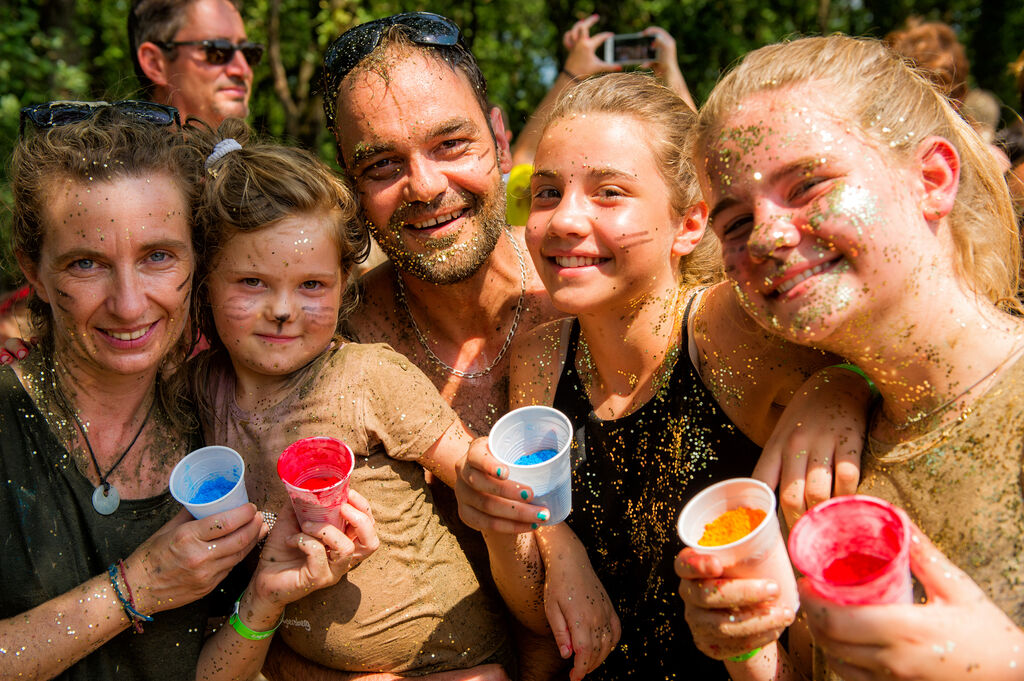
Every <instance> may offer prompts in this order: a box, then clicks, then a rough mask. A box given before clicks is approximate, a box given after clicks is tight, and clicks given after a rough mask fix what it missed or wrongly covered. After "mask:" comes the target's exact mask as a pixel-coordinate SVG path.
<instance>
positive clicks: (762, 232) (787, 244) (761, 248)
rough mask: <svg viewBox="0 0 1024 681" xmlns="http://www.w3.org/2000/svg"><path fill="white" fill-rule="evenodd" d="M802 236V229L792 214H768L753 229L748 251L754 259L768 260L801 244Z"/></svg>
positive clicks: (748, 241) (748, 242)
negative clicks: (794, 220) (794, 221)
mask: <svg viewBox="0 0 1024 681" xmlns="http://www.w3.org/2000/svg"><path fill="white" fill-rule="evenodd" d="M755 219H757V216H756V215H755ZM800 237H801V234H800V229H799V228H798V227H797V226H796V225H795V224H794V223H793V216H792V215H787V214H785V213H773V214H768V215H765V216H764V217H763V219H761V221H760V222H758V223H756V224H755V225H754V228H753V229H752V230H751V232H750V238H749V239H748V240H747V251H748V252H749V253H750V257H751V258H753V259H754V260H758V261H763V260H767V259H768V258H771V257H774V256H776V255H777V254H778V253H779V252H780V251H785V250H787V249H790V248H793V247H794V246H796V245H797V244H799V243H800Z"/></svg>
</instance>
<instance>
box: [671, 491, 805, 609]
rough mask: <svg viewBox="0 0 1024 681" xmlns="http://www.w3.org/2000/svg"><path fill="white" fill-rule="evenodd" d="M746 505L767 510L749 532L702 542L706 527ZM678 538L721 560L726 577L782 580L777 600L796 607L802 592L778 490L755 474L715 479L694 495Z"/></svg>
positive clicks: (680, 520) (793, 607) (684, 509)
mask: <svg viewBox="0 0 1024 681" xmlns="http://www.w3.org/2000/svg"><path fill="white" fill-rule="evenodd" d="M740 507H745V508H750V509H759V510H762V511H764V512H765V516H764V519H763V520H762V521H761V522H760V523H759V524H758V526H757V527H755V528H754V529H753V530H752V531H751V532H750V533H749V534H747V535H746V536H744V537H741V538H740V539H737V540H736V541H734V542H731V543H729V544H723V545H721V546H701V545H700V539H701V537H702V536H703V535H704V527H705V526H706V525H708V524H709V523H711V522H713V521H714V520H716V519H717V518H718V517H719V516H721V515H722V514H723V513H725V512H726V511H731V510H733V509H736V508H740ZM678 530H679V538H680V539H682V540H683V543H684V544H686V545H687V546H689V547H690V548H692V549H693V550H694V551H696V552H697V553H701V554H705V555H709V556H715V557H716V558H718V561H719V562H720V563H721V564H722V569H723V572H722V576H723V577H736V578H744V579H771V580H773V581H774V582H775V583H776V584H778V585H779V596H778V598H777V599H776V602H777V603H779V604H780V605H784V606H787V607H789V608H791V609H792V610H793V612H796V610H797V609H798V608H799V607H800V597H799V595H798V594H797V590H796V576H795V575H794V574H793V566H792V565H790V563H789V557H788V556H787V555H786V543H785V542H784V541H783V540H782V532H781V530H780V529H779V517H778V515H777V514H776V505H775V493H774V492H772V489H771V488H770V487H769V486H768V485H766V484H764V483H763V482H761V481H760V480H754V479H753V478H733V479H731V480H723V481H722V482H718V483H715V484H714V485H711V486H710V487H708V488H706V489H703V490H701V491H700V492H699V493H697V495H696V496H694V497H693V498H692V499H690V501H689V503H687V504H686V506H685V507H684V508H683V512H682V513H680V514H679V523H678Z"/></svg>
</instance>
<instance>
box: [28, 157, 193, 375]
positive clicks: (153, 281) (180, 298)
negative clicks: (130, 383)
mask: <svg viewBox="0 0 1024 681" xmlns="http://www.w3.org/2000/svg"><path fill="white" fill-rule="evenodd" d="M51 192H52V196H51V197H50V201H49V203H48V205H47V211H46V227H45V232H44V236H43V247H42V251H41V253H40V258H39V263H38V264H37V265H36V266H34V267H31V268H28V269H29V270H30V271H28V272H26V274H28V275H29V278H30V280H31V282H32V284H33V285H34V286H35V288H36V291H37V292H38V293H39V296H40V298H42V299H43V300H44V301H45V302H47V303H49V305H50V310H51V314H52V315H53V319H54V324H53V328H54V343H55V349H56V353H57V355H58V358H61V359H67V360H69V361H70V360H72V358H73V360H74V362H76V363H81V364H82V365H83V366H86V367H90V368H91V370H92V371H98V372H101V373H104V372H111V373H115V374H121V375H124V374H131V373H136V372H148V371H155V370H156V368H157V367H158V365H159V364H160V362H161V361H162V360H163V359H164V357H166V356H167V355H168V353H169V352H170V351H171V348H172V347H173V346H174V344H175V343H177V341H178V339H179V337H180V336H181V333H182V329H183V328H184V324H185V320H186V318H187V307H188V300H189V295H190V293H191V277H192V273H193V268H194V258H193V254H192V240H191V230H190V228H189V224H188V218H187V211H186V209H185V205H184V198H183V197H182V195H181V191H180V190H179V189H178V184H177V183H176V182H175V181H174V180H173V178H171V177H170V176H167V175H164V174H159V173H158V174H156V175H154V176H150V177H148V178H141V177H126V178H120V179H117V180H114V181H113V182H99V181H97V182H90V183H88V184H82V183H77V182H64V183H54V185H53V189H52V190H51ZM140 196H145V197H146V200H145V201H140V200H139V197H140ZM23 264H24V263H23Z"/></svg>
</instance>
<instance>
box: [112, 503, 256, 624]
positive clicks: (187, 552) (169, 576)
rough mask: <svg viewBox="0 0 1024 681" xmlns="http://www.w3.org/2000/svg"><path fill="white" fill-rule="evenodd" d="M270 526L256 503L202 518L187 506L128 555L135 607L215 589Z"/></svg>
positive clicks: (147, 608)
mask: <svg viewBox="0 0 1024 681" xmlns="http://www.w3.org/2000/svg"><path fill="white" fill-rule="evenodd" d="M264 532H265V525H264V523H263V516H262V515H260V514H259V513H257V512H256V506H255V504H244V505H242V506H239V507H238V508H233V509H231V510H230V511H223V512H221V513H217V514H214V515H211V516H208V517H206V518H203V519H202V520H194V519H193V518H192V515H191V514H190V513H189V512H188V511H186V510H185V509H184V508H183V509H181V512H180V513H178V515H176V516H175V517H174V518H172V519H171V520H170V521H168V522H167V524H165V525H164V526H163V527H161V528H160V529H159V530H157V531H156V533H154V534H153V536H152V537H150V538H149V539H147V540H146V541H144V542H143V543H142V545H141V546H139V548H137V549H135V551H134V552H133V553H132V554H131V555H130V556H128V558H126V559H125V561H124V564H125V573H126V575H127V578H126V581H127V582H128V584H129V586H130V587H131V589H132V593H133V595H134V597H135V609H136V610H138V611H139V612H141V613H143V614H146V615H148V614H152V613H155V612H161V611H163V610H170V609H171V608H180V607H181V606H183V605H186V604H188V603H191V602H193V601H195V600H198V599H200V598H202V597H203V596H205V595H206V594H208V593H210V591H212V590H213V588H214V587H215V586H217V584H219V583H220V582H221V580H223V579H224V578H225V577H226V576H227V574H228V572H230V570H231V568H233V567H234V566H235V565H236V564H237V563H238V562H239V561H241V560H242V558H244V557H245V556H246V554H248V553H249V551H251V550H252V548H253V547H254V546H256V542H258V541H259V539H260V536H261V534H264Z"/></svg>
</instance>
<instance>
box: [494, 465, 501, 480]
mask: <svg viewBox="0 0 1024 681" xmlns="http://www.w3.org/2000/svg"><path fill="white" fill-rule="evenodd" d="M495 475H497V476H498V477H499V478H500V477H501V468H500V467H499V468H498V472H497V473H495Z"/></svg>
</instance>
